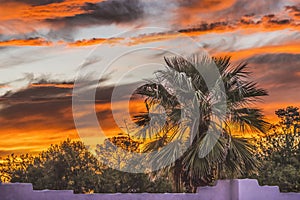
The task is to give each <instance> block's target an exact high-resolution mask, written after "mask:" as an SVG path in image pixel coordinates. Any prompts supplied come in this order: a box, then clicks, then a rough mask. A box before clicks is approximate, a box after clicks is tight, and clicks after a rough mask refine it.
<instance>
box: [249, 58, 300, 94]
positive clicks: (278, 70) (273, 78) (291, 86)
mask: <svg viewBox="0 0 300 200" xmlns="http://www.w3.org/2000/svg"><path fill="white" fill-rule="evenodd" d="M248 62H249V64H250V65H253V66H254V69H253V70H254V71H255V74H257V75H259V78H258V79H259V80H258V81H259V83H260V84H262V85H265V86H266V87H269V88H270V89H271V90H274V89H282V90H283V91H282V92H281V93H280V94H284V93H285V92H284V91H288V90H295V88H300V54H286V53H281V54H263V55H257V56H254V57H252V58H250V59H248Z"/></svg>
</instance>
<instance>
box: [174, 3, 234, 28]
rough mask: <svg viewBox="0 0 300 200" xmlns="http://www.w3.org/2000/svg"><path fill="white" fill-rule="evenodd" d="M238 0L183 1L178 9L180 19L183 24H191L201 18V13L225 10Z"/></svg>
mask: <svg viewBox="0 0 300 200" xmlns="http://www.w3.org/2000/svg"><path fill="white" fill-rule="evenodd" d="M235 2H236V0H215V1H211V0H201V1H187V2H183V3H182V6H180V7H179V8H178V10H176V12H177V13H178V15H179V17H178V19H177V21H179V23H180V24H182V25H190V24H193V23H195V22H197V21H199V20H201V17H200V14H205V13H209V12H214V11H220V10H224V9H226V8H229V7H231V6H232V5H233V4H234V3H235Z"/></svg>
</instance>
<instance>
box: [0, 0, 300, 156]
mask: <svg viewBox="0 0 300 200" xmlns="http://www.w3.org/2000/svg"><path fill="white" fill-rule="evenodd" d="M0 7H1V8H0V9H1V10H2V11H3V12H1V14H0V51H1V55H0V58H1V60H2V62H1V63H0V71H1V75H0V77H1V78H0V124H1V128H2V129H1V133H0V157H3V156H5V155H9V154H11V153H16V154H22V153H30V152H31V153H37V152H40V151H42V150H45V149H47V148H48V146H49V145H50V144H57V143H59V142H60V141H62V140H65V139H66V138H70V139H80V137H79V135H78V133H77V128H76V126H75V123H74V113H73V112H74V110H72V99H73V97H74V87H75V85H76V83H74V82H76V79H77V80H78V79H79V78H82V77H83V79H82V80H83V82H84V81H86V80H88V81H91V80H94V79H93V78H95V80H96V79H97V81H96V82H95V83H96V84H97V89H96V93H95V96H96V101H95V109H96V114H97V117H98V120H99V125H100V126H101V128H102V129H103V130H104V132H105V135H106V136H113V135H116V134H118V133H122V132H124V131H122V130H124V127H123V125H120V123H122V122H126V120H129V119H128V118H123V117H122V115H123V111H124V110H123V109H124V107H126V108H127V107H129V110H130V112H131V113H130V114H134V113H139V112H142V111H144V110H145V105H144V104H143V102H140V101H138V99H131V101H130V103H129V104H130V105H129V106H127V103H128V102H127V101H126V99H127V96H128V94H126V93H122V92H121V91H124V92H125V91H126V90H131V89H132V90H134V89H136V86H137V85H139V84H141V82H142V81H144V79H149V78H151V77H153V72H154V71H156V70H157V69H162V66H163V65H165V64H164V57H165V56H166V57H169V56H170V55H172V54H170V52H171V51H170V50H173V49H177V50H178V51H179V49H180V50H182V52H184V53H185V54H186V55H192V54H193V53H194V52H193V50H194V48H195V46H196V47H199V49H201V51H203V52H205V53H207V55H209V56H217V57H219V56H231V58H232V65H233V66H235V65H238V64H239V63H242V62H247V63H248V70H249V71H250V72H252V73H251V78H250V80H253V81H254V82H257V83H258V86H259V87H261V88H263V89H266V90H267V91H268V93H269V96H266V97H263V98H262V99H261V101H259V102H257V104H255V105H254V107H257V108H260V109H262V111H263V114H264V115H265V116H266V120H267V121H268V122H271V123H276V122H278V121H279V119H278V118H277V116H276V115H275V111H276V110H278V109H280V108H286V107H287V106H294V107H300V95H299V91H300V84H299V83H300V67H299V66H300V4H299V2H298V1H297V0H277V1H273V0H267V1H261V2H255V1H251V0H226V1H213V3H211V1H210V0H204V1H193V0H191V1H182V0H167V1H164V2H160V1H158V0H154V1H148V0H133V1H130V0H125V1H112V0H106V1H105V0H87V1H85V0H61V1H57V0H50V1H39V2H36V1H34V0H21V1H18V0H11V1H7V2H3V3H2V4H1V5H0ZM157 16H159V17H160V20H159V21H157ZM145 27H148V28H145ZM187 38H188V39H187ZM189 39H191V40H189ZM187 40H189V41H192V42H190V43H189V44H188V43H187V42H186V41H187ZM182 44H188V45H186V46H184V45H182ZM189 45H191V46H192V45H195V46H193V49H191V50H190V49H189V48H188V47H190V46H189ZM152 46H153V48H149V47H152ZM138 48H140V49H146V50H143V51H142V50H141V51H133V50H136V49H138ZM164 49H166V50H164ZM131 50H132V52H130V53H129V54H126V56H121V55H122V53H123V52H124V51H131ZM189 50H190V51H189ZM199 51H200V50H199ZM118 56H119V57H118ZM116 57H117V58H118V60H116V61H115V62H113V63H112V64H111V66H110V68H109V69H108V70H106V71H105V73H103V74H102V77H99V76H97V74H89V71H88V70H89V69H93V67H95V66H96V67H98V68H97V70H99V68H100V70H104V69H105V67H106V66H104V65H101V64H104V63H105V62H104V61H107V60H109V61H112V60H110V58H116ZM136 66H138V67H140V68H141V69H140V70H139V69H137V68H138V67H136ZM135 70H136V71H135ZM79 72H80V73H82V74H80V73H79ZM130 72H131V73H130ZM78 73H79V75H78ZM114 84H116V86H117V87H113V86H114ZM116 88H117V89H116ZM115 89H116V90H117V91H119V94H118V95H119V96H117V97H115V99H114V100H115V102H114V103H115V105H114V106H115V107H114V108H115V114H116V116H121V118H122V119H121V120H120V121H119V122H118V121H117V120H116V119H114V118H113V114H114V113H113V111H114V110H113V108H112V107H111V99H112V96H113V94H114V91H115ZM78 114H80V117H82V119H85V120H87V121H88V119H89V118H88V117H89V114H90V113H78ZM81 115H82V116H81ZM125 125H126V123H125ZM83 128H84V130H85V131H86V132H88V131H89V129H90V128H91V127H89V124H88V123H87V124H84V126H83ZM102 139H103V138H102ZM91 140H96V141H99V140H101V139H99V138H96V137H95V136H91ZM96 141H95V142H96Z"/></svg>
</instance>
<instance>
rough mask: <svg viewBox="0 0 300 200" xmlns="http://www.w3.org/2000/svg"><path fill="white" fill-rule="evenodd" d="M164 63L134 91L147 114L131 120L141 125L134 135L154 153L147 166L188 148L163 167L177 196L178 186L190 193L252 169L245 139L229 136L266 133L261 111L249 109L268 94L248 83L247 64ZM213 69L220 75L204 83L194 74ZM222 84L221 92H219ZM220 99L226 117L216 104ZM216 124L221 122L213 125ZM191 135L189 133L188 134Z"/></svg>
mask: <svg viewBox="0 0 300 200" xmlns="http://www.w3.org/2000/svg"><path fill="white" fill-rule="evenodd" d="M165 62H166V69H165V70H161V71H158V72H157V73H156V76H157V79H154V80H150V81H149V83H147V84H144V85H143V86H141V87H140V88H138V89H137V91H136V94H137V95H141V96H142V97H144V98H145V105H146V108H147V110H148V112H146V113H140V114H139V115H136V116H135V118H134V119H135V121H136V124H137V125H139V126H140V127H141V129H140V130H139V131H138V133H137V135H138V136H139V137H143V138H148V140H151V141H150V142H149V141H148V144H147V145H145V148H144V152H151V151H158V153H157V154H155V156H154V158H153V157H152V158H150V160H151V161H152V164H153V165H161V166H165V165H164V163H167V162H168V161H169V160H171V159H173V158H174V157H176V158H177V157H178V156H179V155H180V153H182V152H180V149H181V147H182V146H184V145H186V146H188V149H187V151H185V152H184V153H183V154H182V156H180V157H179V158H178V159H177V160H176V161H175V162H174V163H173V164H171V165H169V166H168V167H166V168H165V170H166V171H168V172H170V173H171V174H172V176H173V182H174V188H175V189H176V191H177V192H180V191H182V186H183V185H184V186H185V188H186V190H187V191H195V189H196V187H197V186H203V185H208V184H210V183H212V182H213V181H214V180H216V179H218V178H227V177H230V178H232V177H237V176H240V175H242V174H244V173H245V172H246V171H247V172H251V171H255V170H256V169H257V167H258V163H257V161H256V160H255V158H254V157H253V156H252V153H253V147H252V145H251V144H250V143H248V142H247V140H246V139H243V138H238V137H234V135H241V134H242V133H245V132H247V131H252V132H253V131H256V132H265V130H266V128H267V125H268V123H267V122H265V121H264V120H263V115H262V112H261V110H260V109H257V108H253V107H251V106H252V105H253V103H255V102H256V101H257V100H259V98H260V97H263V96H266V95H267V92H266V91H265V90H264V89H261V88H258V87H257V85H256V83H254V82H252V81H251V80H250V79H249V74H250V73H249V71H247V68H246V67H247V64H246V63H242V64H239V65H237V66H232V65H231V63H230V58H229V57H224V58H212V59H210V58H207V57H202V56H199V55H194V56H192V57H190V58H187V59H185V58H183V57H173V58H165ZM214 65H216V67H217V70H218V72H219V73H220V76H219V77H217V79H216V80H214V82H212V83H207V80H205V77H203V76H202V75H201V73H200V72H199V71H202V72H203V71H204V72H205V71H208V73H209V72H210V71H211V67H212V66H214ZM221 83H224V91H221V90H220V89H219V88H220V87H221V86H220V85H221ZM209 84H210V85H212V87H211V89H209V87H208V85H209ZM182 97H184V98H182ZM224 98H226V99H227V100H226V102H225V107H227V109H226V112H225V113H224V112H222V109H224V105H223V104H222V102H221V99H224ZM151 108H154V110H157V109H156V108H158V110H159V109H160V110H163V111H164V114H165V115H162V112H151ZM195 113H196V114H195ZM197 113H199V115H197ZM183 115H184V116H186V117H185V119H184V120H182V116H183ZM164 119H166V120H164ZM218 120H219V121H221V122H222V123H217V122H216V121H218ZM164 121H166V122H164ZM210 126H211V127H212V129H213V130H212V131H209V127H210ZM218 131H220V132H221V135H220V137H218V135H217V134H216V132H218ZM191 132H192V134H193V135H189V134H190V133H191ZM206 136H208V137H206ZM207 138H209V139H207ZM214 140H216V143H215V144H214V142H213V141H214ZM170 144H171V145H170ZM166 145H168V147H167V148H163V147H165V146H166ZM210 145H213V148H212V149H211V151H210V152H209V153H208V154H207V155H205V156H204V157H203V156H202V155H201V154H202V152H203V151H205V150H206V149H208V148H209V146H210ZM166 165H167V164H166Z"/></svg>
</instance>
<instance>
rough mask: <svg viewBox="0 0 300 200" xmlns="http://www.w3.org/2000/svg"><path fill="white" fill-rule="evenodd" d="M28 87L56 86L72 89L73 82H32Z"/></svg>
mask: <svg viewBox="0 0 300 200" xmlns="http://www.w3.org/2000/svg"><path fill="white" fill-rule="evenodd" d="M30 87H56V88H69V89H72V88H73V87H74V84H70V83H32V84H30Z"/></svg>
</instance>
